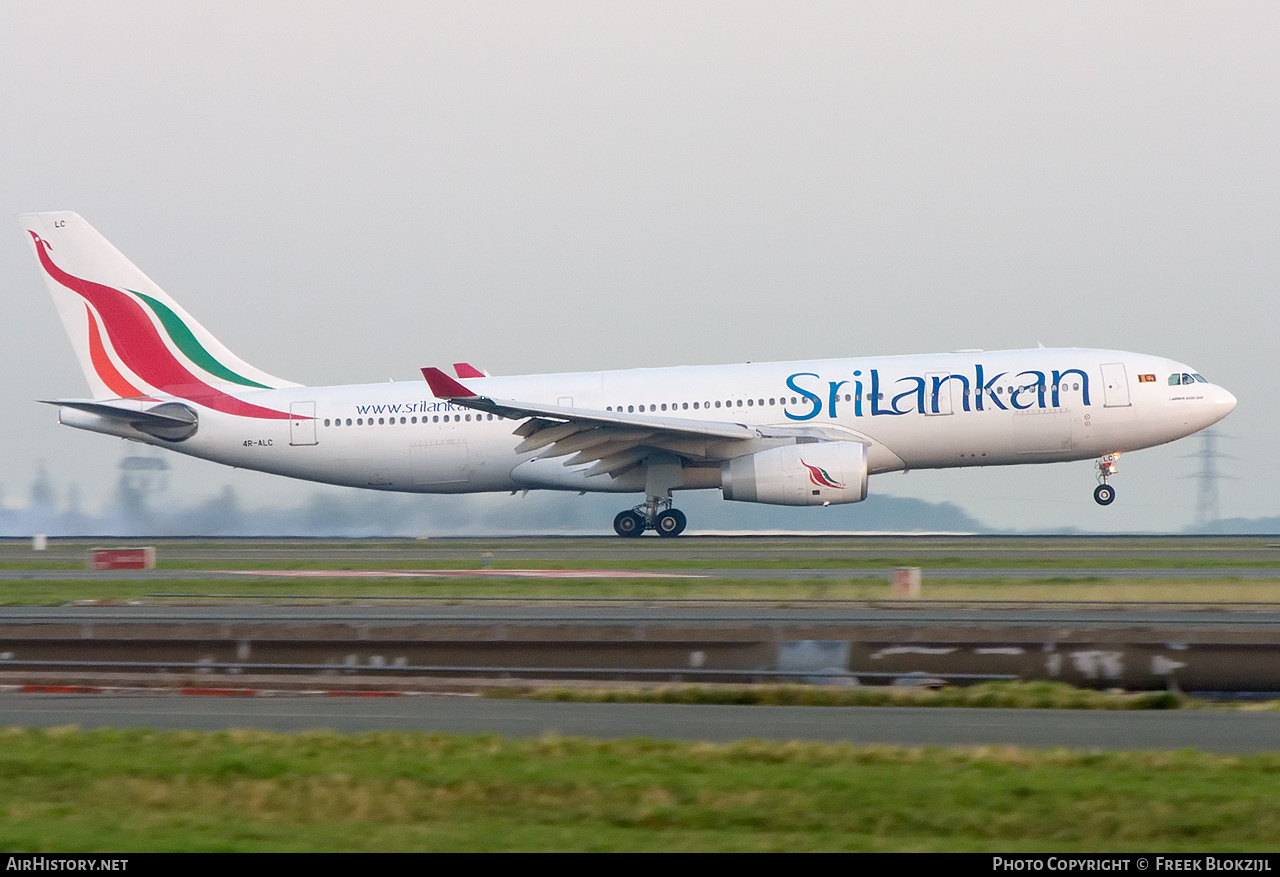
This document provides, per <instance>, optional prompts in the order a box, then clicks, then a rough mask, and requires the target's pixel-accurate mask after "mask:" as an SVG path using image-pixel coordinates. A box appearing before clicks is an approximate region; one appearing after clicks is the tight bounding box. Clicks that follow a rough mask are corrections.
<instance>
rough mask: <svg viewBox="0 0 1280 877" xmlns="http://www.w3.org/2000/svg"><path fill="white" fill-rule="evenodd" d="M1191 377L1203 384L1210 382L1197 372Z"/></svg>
mask: <svg viewBox="0 0 1280 877" xmlns="http://www.w3.org/2000/svg"><path fill="white" fill-rule="evenodd" d="M1191 377H1193V378H1195V379H1196V382H1197V383H1201V384H1207V383H1209V382H1208V381H1206V380H1205V379H1204V375H1199V374H1195V375H1192V376H1191Z"/></svg>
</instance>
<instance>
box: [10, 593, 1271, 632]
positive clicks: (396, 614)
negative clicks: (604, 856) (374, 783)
mask: <svg viewBox="0 0 1280 877" xmlns="http://www.w3.org/2000/svg"><path fill="white" fill-rule="evenodd" d="M276 599H281V598H276ZM903 602H905V601H903ZM887 603H888V601H880V602H879V604H878V605H877V604H876V603H875V601H837V600H828V601H824V600H812V601H805V600H790V601H787V600H771V601H760V602H756V601H752V602H746V601H723V602H712V601H699V600H687V601H670V602H662V601H635V602H631V601H627V602H612V601H598V602H593V601H589V600H587V601H572V600H546V601H526V600H504V601H485V600H476V601H468V600H466V599H464V598H451V599H450V600H447V601H432V602H425V601H417V602H415V601H406V602H396V603H392V604H390V605H388V604H387V603H384V602H382V601H376V602H374V601H369V602H361V603H358V604H351V603H344V602H341V601H317V602H315V603H314V604H313V605H289V604H288V603H287V602H281V603H246V602H230V601H226V602H217V603H213V604H211V605H190V604H183V603H156V604H150V605H148V604H140V605H125V606H0V624H15V623H23V624H69V623H74V624H86V623H87V624H95V625H102V624H210V623H220V624H227V623H244V624H255V625H257V624H277V625H285V624H315V623H317V622H326V623H342V624H353V625H375V624H392V625H403V624H408V623H434V622H448V623H454V624H459V623H465V624H514V623H521V624H538V623H543V624H555V625H598V624H628V625H633V624H680V625H689V624H716V625H719V624H749V625H754V626H765V627H767V626H773V625H788V626H792V625H797V624H811V625H821V626H830V625H836V624H859V625H864V624H886V625H912V626H919V625H925V624H944V625H955V624H962V625H967V626H984V625H993V626H1000V627H1009V626H1024V625H1030V626H1037V625H1051V626H1064V625H1067V626H1071V627H1073V628H1079V627H1083V626H1091V625H1092V626H1098V627H1135V626H1137V627H1150V626H1153V625H1159V626H1227V627H1232V628H1240V629H1245V628H1248V629H1256V630H1260V631H1274V630H1275V629H1276V627H1277V626H1280V606H1276V605H1274V604H1266V605H1264V606H1258V607H1254V608H1255V611H1223V610H1220V609H1218V610H1215V609H1210V608H1202V609H1184V608H1176V607H1174V608H1166V607H1159V606H1157V607H1152V608H1109V609H1102V608H1093V607H1085V608H1079V607H1076V606H1074V605H1071V604H1067V605H1064V606H1061V607H1058V608H1054V607H1052V606H1047V607H1046V606H1041V605H1036V606H1033V607H1026V606H1017V605H1012V606H1010V607H1009V608H991V609H983V608H974V606H973V604H968V603H967V604H964V605H962V606H957V607H954V608H950V607H948V606H947V604H945V603H942V602H940V601H939V602H937V603H929V602H922V603H919V604H912V603H909V602H908V603H907V604H906V605H895V606H888V605H885V604H887ZM1002 605H1003V604H1002Z"/></svg>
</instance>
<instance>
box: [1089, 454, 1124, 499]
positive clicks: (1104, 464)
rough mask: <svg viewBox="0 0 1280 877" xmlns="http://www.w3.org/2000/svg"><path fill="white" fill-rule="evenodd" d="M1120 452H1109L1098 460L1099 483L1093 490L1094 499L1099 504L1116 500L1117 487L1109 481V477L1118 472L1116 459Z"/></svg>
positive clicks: (1118, 457)
mask: <svg viewBox="0 0 1280 877" xmlns="http://www.w3.org/2000/svg"><path fill="white" fill-rule="evenodd" d="M1118 459H1120V455H1119V454H1107V455H1106V456H1105V457H1103V458H1102V459H1101V460H1099V461H1098V481H1099V484H1098V486H1097V487H1095V488H1094V490H1093V501H1094V502H1096V503H1097V504H1098V505H1111V504H1112V503H1113V502H1115V501H1116V489H1115V488H1114V487H1112V486H1111V485H1110V484H1108V483H1107V479H1108V478H1110V477H1111V476H1112V475H1114V474H1116V461H1117V460H1118Z"/></svg>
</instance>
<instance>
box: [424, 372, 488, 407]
mask: <svg viewBox="0 0 1280 877" xmlns="http://www.w3.org/2000/svg"><path fill="white" fill-rule="evenodd" d="M422 376H423V377H424V378H426V379H427V385H428V386H429V387H431V392H432V393H434V394H435V397H436V398H437V399H474V398H476V394H475V393H473V392H471V391H470V390H468V389H467V388H466V387H464V386H462V384H460V383H458V382H457V381H455V380H454V379H453V378H451V377H449V376H448V375H447V374H445V373H444V372H442V371H440V369H438V368H432V367H430V366H428V367H427V368H424V369H423V370H422Z"/></svg>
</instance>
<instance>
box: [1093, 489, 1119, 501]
mask: <svg viewBox="0 0 1280 877" xmlns="http://www.w3.org/2000/svg"><path fill="white" fill-rule="evenodd" d="M1115 498H1116V489H1115V488H1114V487H1112V486H1111V485H1109V484H1099V485H1098V486H1097V487H1096V488H1095V489H1094V491H1093V501H1094V502H1096V503H1097V504H1098V505H1111V503H1113V502H1115Z"/></svg>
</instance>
